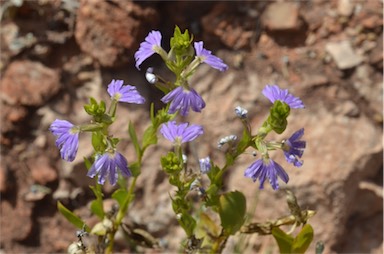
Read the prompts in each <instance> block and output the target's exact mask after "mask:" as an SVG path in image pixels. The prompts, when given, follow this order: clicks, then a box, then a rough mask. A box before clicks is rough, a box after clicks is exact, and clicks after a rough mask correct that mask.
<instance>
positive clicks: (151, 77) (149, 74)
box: [145, 67, 157, 84]
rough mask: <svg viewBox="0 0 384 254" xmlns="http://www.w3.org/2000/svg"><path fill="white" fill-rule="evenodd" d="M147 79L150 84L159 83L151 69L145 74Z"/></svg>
mask: <svg viewBox="0 0 384 254" xmlns="http://www.w3.org/2000/svg"><path fill="white" fill-rule="evenodd" d="M145 78H146V79H147V81H148V82H149V83H150V84H155V83H156V82H157V76H156V75H155V74H153V68H152V67H149V68H148V69H147V72H146V73H145Z"/></svg>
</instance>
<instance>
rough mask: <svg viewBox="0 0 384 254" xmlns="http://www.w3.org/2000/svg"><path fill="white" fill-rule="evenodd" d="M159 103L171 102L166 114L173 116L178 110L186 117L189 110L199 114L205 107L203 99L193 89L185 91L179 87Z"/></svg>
mask: <svg viewBox="0 0 384 254" xmlns="http://www.w3.org/2000/svg"><path fill="white" fill-rule="evenodd" d="M161 101H162V102H164V103H168V102H170V101H172V102H171V106H170V107H169V111H168V113H169V114H173V113H175V112H176V111H177V110H180V114H181V115H182V116H187V115H188V112H189V108H192V110H193V111H195V112H201V110H202V109H203V108H204V107H205V102H204V100H203V98H201V96H200V95H199V94H198V93H197V92H196V91H195V90H194V89H192V88H191V89H190V90H187V89H185V88H183V87H181V86H179V87H177V88H175V89H173V90H172V91H171V92H169V93H168V94H167V95H165V96H164V97H163V98H162V99H161Z"/></svg>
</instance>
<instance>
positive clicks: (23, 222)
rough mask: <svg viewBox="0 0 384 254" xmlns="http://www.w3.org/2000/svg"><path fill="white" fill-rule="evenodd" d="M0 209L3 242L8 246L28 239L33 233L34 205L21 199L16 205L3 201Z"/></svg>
mask: <svg viewBox="0 0 384 254" xmlns="http://www.w3.org/2000/svg"><path fill="white" fill-rule="evenodd" d="M0 208H1V216H0V223H1V225H0V227H1V241H2V242H3V243H5V244H6V243H9V242H10V241H21V240H24V239H26V238H27V237H28V236H29V235H30V233H31V231H32V218H31V216H32V205H31V204H28V203H26V202H24V201H23V200H21V199H17V202H16V204H15V205H12V204H11V203H10V202H7V201H3V200H2V201H1V203H0ZM5 247H7V246H5Z"/></svg>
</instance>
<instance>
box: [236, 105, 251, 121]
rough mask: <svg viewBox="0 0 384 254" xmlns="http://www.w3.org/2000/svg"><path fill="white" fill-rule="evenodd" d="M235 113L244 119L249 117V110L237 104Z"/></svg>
mask: <svg viewBox="0 0 384 254" xmlns="http://www.w3.org/2000/svg"><path fill="white" fill-rule="evenodd" d="M235 114H236V115H237V117H239V118H241V119H244V118H247V114H248V110H246V109H245V108H242V107H240V106H237V107H236V108H235Z"/></svg>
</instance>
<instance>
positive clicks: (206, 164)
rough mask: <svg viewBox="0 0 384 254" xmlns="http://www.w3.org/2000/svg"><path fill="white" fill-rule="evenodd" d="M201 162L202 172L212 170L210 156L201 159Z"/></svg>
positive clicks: (205, 172)
mask: <svg viewBox="0 0 384 254" xmlns="http://www.w3.org/2000/svg"><path fill="white" fill-rule="evenodd" d="M199 164H200V171H201V173H203V174H207V173H208V172H209V171H210V170H211V167H212V166H211V159H210V158H209V157H205V158H202V159H200V160H199Z"/></svg>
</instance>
